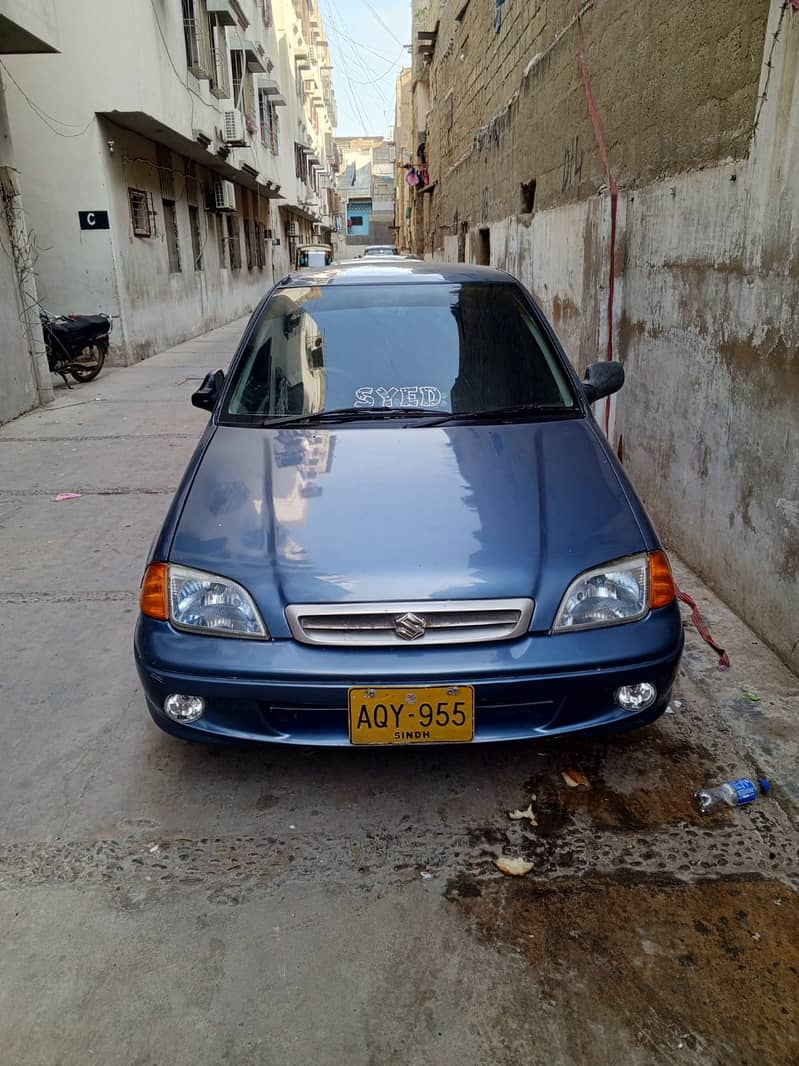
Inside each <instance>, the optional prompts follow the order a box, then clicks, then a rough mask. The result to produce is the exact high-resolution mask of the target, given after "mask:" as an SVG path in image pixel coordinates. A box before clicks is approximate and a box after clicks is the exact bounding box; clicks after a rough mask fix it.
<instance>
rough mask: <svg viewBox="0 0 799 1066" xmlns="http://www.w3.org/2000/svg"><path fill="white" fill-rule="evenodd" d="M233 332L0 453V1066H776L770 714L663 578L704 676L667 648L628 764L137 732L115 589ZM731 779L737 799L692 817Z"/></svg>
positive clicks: (798, 977) (787, 882)
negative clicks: (573, 772)
mask: <svg viewBox="0 0 799 1066" xmlns="http://www.w3.org/2000/svg"><path fill="white" fill-rule="evenodd" d="M242 326H243V323H235V324H233V325H231V326H229V327H226V328H224V329H221V330H216V331H214V332H213V333H210V334H208V335H207V336H205V337H202V338H199V339H197V340H194V341H191V342H188V343H186V344H182V345H180V346H178V347H177V348H175V349H173V350H171V351H169V352H167V353H165V354H163V355H161V356H158V357H156V358H154V359H151V360H149V361H147V362H146V363H142V364H140V365H138V366H135V367H132V368H129V369H126V370H113V371H106V372H104V373H103V374H102V376H101V377H100V378H99V379H98V380H97V381H96V382H94V383H92V384H89V385H85V386H78V387H76V388H75V389H74V390H72V391H71V392H66V391H65V390H60V391H59V393H58V399H57V402H56V404H55V405H54V406H53V407H50V408H48V409H47V410H41V411H37V412H34V413H32V414H30V415H28V416H26V417H24V418H21V419H19V420H17V421H15V422H13V423H11V424H9V425H7V426H5V427H3V428H2V430H0V564H1V567H2V569H1V571H0V648H2V658H1V659H0V697H1V698H0V727H1V728H2V745H0V810H2V827H1V828H0V1063H2V1064H3V1066H6V1064H7V1066H56V1064H57V1066H86V1064H87V1063H92V1062H96V1063H98V1064H99V1063H101V1064H103V1066H111V1064H117V1063H119V1064H125V1066H133V1064H137V1066H183V1064H186V1066H205V1064H207V1066H219V1064H222V1063H230V1064H236V1066H243V1064H250V1063H252V1064H258V1066H265V1064H280V1066H287V1064H288V1066H293V1064H298V1066H299V1064H305V1063H307V1062H313V1063H314V1064H316V1066H328V1064H330V1066H338V1064H347V1066H360V1064H364V1066H366V1064H370V1066H384V1064H389V1063H392V1064H393V1063H396V1064H401V1066H407V1064H413V1066H415V1064H419V1066H430V1064H436V1066H439V1064H441V1066H447V1064H457V1066H471V1064H474V1066H478V1064H480V1066H482V1064H487V1063H492V1064H493V1063H503V1064H512V1066H515V1064H537V1063H542V1064H543V1063H547V1064H552V1063H554V1064H583V1063H588V1064H597V1066H599V1064H602V1066H605V1064H607V1063H634V1064H637V1063H640V1064H642V1066H643V1064H650V1063H690V1064H694V1063H697V1064H698V1063H702V1064H704V1063H725V1064H730V1063H744V1062H755V1061H758V1062H768V1063H769V1066H776V1064H781V1063H785V1064H787V1063H796V1062H797V1061H798V1060H799V1043H798V1042H797V1034H798V1033H799V1023H798V1020H797V1009H798V1007H797V1005H798V1004H799V907H797V896H796V886H797V880H798V879H799V836H798V835H797V831H796V824H795V813H796V809H797V806H796V803H797V784H796V765H797V750H799V749H798V747H797V735H798V734H799V728H798V727H797V715H796V711H797V694H798V693H799V685H798V684H797V679H796V678H795V677H794V676H793V675H791V674H789V673H788V672H787V671H786V670H785V669H784V668H783V667H782V666H781V665H780V664H779V663H778V662H777V661H776V660H775V659H774V657H773V656H772V655H771V654H770V653H769V652H768V650H767V649H765V648H764V647H763V646H762V645H761V644H760V643H759V642H758V641H757V638H756V637H755V636H754V635H753V634H751V633H750V632H749V631H748V630H746V629H745V627H744V626H742V625H741V623H740V622H738V621H737V620H736V619H735V618H734V617H733V616H732V615H731V614H730V612H729V611H728V610H727V609H726V608H725V607H724V606H723V604H721V602H720V601H719V600H717V599H716V598H715V597H714V596H712V595H711V594H710V593H709V592H708V590H707V589H705V588H703V586H702V585H701V583H700V582H699V581H698V580H697V579H696V577H695V576H694V575H692V574H690V573H689V572H688V571H687V570H685V569H684V568H682V567H680V568H679V577H680V581H681V583H682V584H683V586H684V587H685V588H686V589H687V590H688V591H690V592H692V593H693V594H694V595H695V596H696V597H697V599H698V600H699V602H700V604H701V606H702V609H703V611H704V612H705V614H706V616H707V617H708V619H709V620H710V622H711V624H712V626H713V628H714V630H715V631H716V636H717V637H718V638H719V639H720V640H721V641H722V642H723V643H724V644H725V645H726V646H727V647H728V650H729V651H730V654H731V657H732V669H731V670H729V671H727V672H726V673H722V672H720V671H719V670H718V668H717V663H716V657H715V655H714V654H713V652H712V651H711V650H710V649H709V648H708V647H707V646H706V645H705V644H703V643H702V642H701V641H700V640H699V638H698V637H697V635H696V633H695V631H694V630H693V629H692V628H689V630H688V646H687V651H686V656H685V660H684V668H683V671H682V674H681V677H680V681H679V686H678V692H677V693H676V696H675V702H674V704H673V713H671V714H669V715H666V716H665V717H664V718H663V719H662V720H661V722H660V723H659V724H658V725H657V726H655V727H653V728H650V729H649V730H647V731H644V732H642V733H639V734H630V735H627V736H624V737H621V738H618V739H608V740H603V741H601V742H586V741H582V742H579V741H574V740H572V741H569V742H557V743H548V744H541V743H536V744H525V745H515V746H510V747H509V746H497V747H473V748H468V747H465V748H457V749H426V750H425V749H420V748H415V749H413V750H409V749H399V750H388V751H360V750H359V751H350V750H342V751H324V750H322V751H316V750H298V749H291V750H286V749H281V748H269V747H265V748H263V749H261V750H245V751H237V750H212V749H208V748H205V747H193V746H188V745H184V744H182V743H179V742H177V741H175V740H172V739H170V738H169V737H167V736H165V735H163V734H161V733H160V732H159V731H158V730H157V729H156V728H155V727H154V726H153V725H152V723H151V722H150V720H149V718H148V717H147V715H146V714H145V710H144V705H143V700H142V698H141V696H140V694H139V690H138V686H137V682H136V677H135V673H134V669H133V663H132V657H131V640H132V632H133V625H134V621H135V617H136V610H137V606H136V591H137V586H138V582H139V578H140V574H141V570H142V566H143V562H144V558H145V555H146V552H147V549H148V546H149V543H150V540H151V538H152V536H153V533H154V532H155V530H156V528H157V526H158V524H159V522H160V521H161V519H162V517H163V515H164V513H165V511H166V508H167V505H168V503H169V499H170V496H171V493H172V491H173V489H174V487H175V485H176V483H177V481H178V478H179V476H180V473H181V470H182V468H183V466H184V464H185V462H186V460H187V458H188V456H189V454H190V452H191V450H192V448H193V446H194V442H195V440H196V438H197V437H198V435H199V434H200V432H201V430H202V427H203V424H204V421H205V418H204V415H203V414H202V413H201V412H199V411H196V410H194V409H193V408H192V407H191V406H190V405H189V395H190V393H191V392H192V390H193V389H194V388H196V386H197V384H198V383H199V381H200V379H201V377H202V376H203V374H204V372H205V371H206V370H208V369H214V368H216V367H218V366H225V365H226V364H227V361H228V358H229V355H230V353H231V351H232V349H233V346H234V344H235V341H236V339H237V337H238V336H239V334H240V332H241V329H242ZM65 491H72V492H79V493H81V496H80V498H79V499H75V500H70V501H66V502H61V503H57V502H54V497H55V496H56V495H57V494H58V493H59V492H65ZM570 768H574V769H578V770H581V771H582V772H583V773H584V774H586V775H587V778H588V780H589V782H590V787H588V788H586V787H578V788H570V787H568V786H567V785H566V783H565V781H564V779H563V777H562V772H563V771H565V770H568V769H570ZM762 772H767V773H769V775H771V776H772V778H773V779H774V786H775V787H774V792H773V795H772V796H771V797H770V798H768V799H761V800H759V801H758V802H757V803H756V804H755V806H754V807H753V808H751V809H747V810H743V811H736V812H725V813H723V814H721V815H719V816H717V817H713V818H711V819H706V820H704V821H703V820H702V819H701V818H700V817H699V816H698V815H697V814H696V813H695V812H694V810H693V807H692V800H691V796H692V793H693V791H694V789H695V788H696V787H697V786H699V785H701V784H703V783H706V782H709V781H717V780H723V779H726V778H729V777H732V776H735V775H740V774H745V773H746V774H756V773H762ZM528 803H532V807H533V810H534V812H535V814H536V818H537V822H538V824H537V826H532V825H531V824H530V823H529V822H527V821H523V822H512V821H511V820H510V819H509V818H508V816H507V812H508V811H510V810H512V809H514V808H517V807H526V806H527V805H528ZM503 853H505V854H514V855H522V856H524V857H526V858H529V859H530V860H531V861H533V863H534V869H533V872H532V873H531V874H530V875H529V876H528V877H526V878H524V879H520V880H510V879H507V878H504V877H503V876H502V875H501V874H499V872H498V871H497V869H496V867H495V865H494V863H495V860H496V858H497V857H498V856H499V855H501V854H503Z"/></svg>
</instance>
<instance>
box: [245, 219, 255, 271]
mask: <svg viewBox="0 0 799 1066" xmlns="http://www.w3.org/2000/svg"><path fill="white" fill-rule="evenodd" d="M244 250H245V252H246V253H247V269H248V270H252V268H253V267H254V266H255V248H254V241H253V221H252V219H251V218H245V219H244Z"/></svg>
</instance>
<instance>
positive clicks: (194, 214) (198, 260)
mask: <svg viewBox="0 0 799 1066" xmlns="http://www.w3.org/2000/svg"><path fill="white" fill-rule="evenodd" d="M189 233H191V254H192V259H193V261H194V269H195V270H202V269H203V243H202V238H201V236H200V209H199V208H198V207H194V205H193V204H189Z"/></svg>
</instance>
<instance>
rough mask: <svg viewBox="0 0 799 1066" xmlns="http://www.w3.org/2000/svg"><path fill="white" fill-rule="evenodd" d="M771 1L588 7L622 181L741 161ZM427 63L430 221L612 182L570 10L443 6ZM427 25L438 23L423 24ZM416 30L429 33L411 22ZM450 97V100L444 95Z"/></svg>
mask: <svg viewBox="0 0 799 1066" xmlns="http://www.w3.org/2000/svg"><path fill="white" fill-rule="evenodd" d="M768 4H769V0H749V2H748V3H746V4H741V3H739V2H738V0H717V2H716V3H713V4H712V5H709V4H708V3H707V2H706V0H680V3H676V4H669V5H668V7H667V8H664V7H663V6H662V5H661V6H656V5H654V4H652V3H641V2H640V0H594V3H589V4H585V5H584V8H585V12H584V15H583V26H584V32H585V42H586V54H587V59H588V63H589V65H590V69H591V76H592V81H593V85H594V92H595V96H596V100H597V105H598V108H599V110H600V113H601V115H602V122H603V126H604V128H605V134H606V139H607V143H608V147H609V151H610V157H611V162H612V164H613V167H614V170H615V172H616V176H617V179H618V180H619V181H620V182H622V183H623V184H625V185H631V184H645V183H647V182H649V181H652V180H654V179H656V178H657V177H659V176H660V175H662V174H664V173H672V172H674V171H682V170H686V169H690V168H695V167H699V166H702V165H705V164H707V163H712V162H715V161H716V160H719V159H723V158H726V157H727V156H733V157H738V156H743V155H745V154H746V152H747V145H748V137H749V130H750V127H751V121H752V114H753V111H754V105H755V98H756V94H757V84H758V77H759V74H760V64H761V60H762V53H763V40H764V34H765V20H766V14H767V11H768ZM433 7H434V8H436V17H439V16H440V24H439V30H438V39H437V43H436V48H435V52H434V55H433V61H432V65H431V67H430V72H429V79H430V92H431V107H430V115H429V122H428V146H429V151H428V163H429V165H430V176H431V180H436V179H437V178H438V179H440V180H441V186H440V188H439V189H438V190H437V192H436V212H435V224H436V225H437V226H438V227H442V226H448V225H450V224H452V222H453V220H454V219H455V215H456V213H459V216H460V217H467V218H470V219H472V220H474V219H477V218H491V219H494V218H501V217H503V216H505V215H508V214H516V213H517V212H520V211H522V210H523V206H522V200H521V184H522V183H523V182H524V183H529V182H531V181H533V180H535V182H536V196H535V206H536V207H537V208H547V207H551V206H554V205H556V204H559V203H565V202H569V201H574V200H578V199H584V198H585V197H586V196H590V195H592V194H593V193H595V192H596V191H597V190H598V189H599V188H600V186H601V185H602V184H603V183H604V180H605V174H604V168H603V165H602V161H601V158H600V155H599V152H598V150H597V147H596V144H595V141H594V135H593V131H592V127H591V122H590V118H589V114H588V109H587V107H586V102H585V95H584V92H583V86H582V81H581V77H580V69H579V66H578V59H577V33H576V26H575V20H574V3H573V2H572V0H509V2H508V3H506V4H504V5H503V8H502V18H501V26H500V29H499V31H498V32H495V30H494V22H495V16H496V11H497V8H496V5H495V3H494V2H493V0H471V2H470V3H469V5H468V7H467V8H466V12H465V15H464V16H463V18H462V19H461V21H457V19H456V15H457V14H459V12H460V11H461V10H462V9H463V5H458V4H456V3H448V4H446V5H445V7H444V8H443V10H440V11H439V10H438V6H437V5H433ZM427 18H428V21H429V20H432V19H433V15H432V14H430V13H429V9H428V15H427ZM416 28H417V29H421V28H422V27H421V25H417V27H416ZM450 94H451V96H450Z"/></svg>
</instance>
